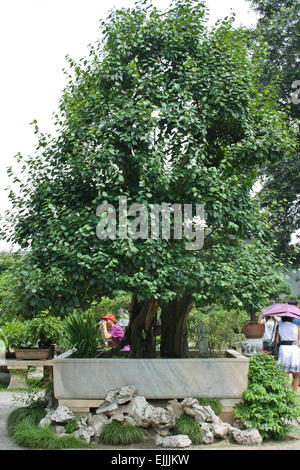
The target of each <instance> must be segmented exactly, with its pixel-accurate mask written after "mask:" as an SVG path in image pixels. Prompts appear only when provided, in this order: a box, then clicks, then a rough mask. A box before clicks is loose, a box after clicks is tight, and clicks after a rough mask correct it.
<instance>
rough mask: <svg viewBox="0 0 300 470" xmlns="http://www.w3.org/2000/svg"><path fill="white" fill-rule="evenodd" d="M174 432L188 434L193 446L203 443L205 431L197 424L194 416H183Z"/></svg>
mask: <svg viewBox="0 0 300 470" xmlns="http://www.w3.org/2000/svg"><path fill="white" fill-rule="evenodd" d="M174 431H175V433H176V434H187V435H188V436H189V438H190V440H191V441H192V443H193V444H201V443H202V442H203V435H204V433H203V429H202V428H201V426H199V424H197V423H196V420H195V417H194V416H189V415H187V414H183V415H182V416H180V417H179V418H177V419H176V423H175V427H174Z"/></svg>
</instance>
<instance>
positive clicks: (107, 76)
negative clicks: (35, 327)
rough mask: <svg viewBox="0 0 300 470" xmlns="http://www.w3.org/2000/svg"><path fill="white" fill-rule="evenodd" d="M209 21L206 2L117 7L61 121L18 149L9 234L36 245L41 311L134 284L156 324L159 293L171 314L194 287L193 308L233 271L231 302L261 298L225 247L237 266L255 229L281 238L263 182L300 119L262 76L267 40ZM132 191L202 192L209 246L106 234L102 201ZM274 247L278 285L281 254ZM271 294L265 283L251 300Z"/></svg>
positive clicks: (259, 238)
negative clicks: (30, 150)
mask: <svg viewBox="0 0 300 470" xmlns="http://www.w3.org/2000/svg"><path fill="white" fill-rule="evenodd" d="M206 20H207V11H206V8H205V6H204V4H203V3H202V2H199V1H193V0H176V1H175V2H173V4H171V6H170V8H169V9H168V10H166V11H164V12H162V11H159V10H158V9H157V8H155V7H153V6H152V5H151V4H149V3H146V2H141V3H137V4H136V5H135V7H134V8H128V9H121V10H113V11H111V13H110V14H109V16H108V18H107V19H106V20H105V21H102V22H101V33H102V37H101V39H100V40H99V41H98V43H97V44H96V45H92V46H90V48H89V53H88V56H87V57H85V58H83V59H82V60H80V61H79V62H78V63H76V62H75V61H73V60H72V59H71V58H69V59H68V62H69V68H70V69H69V71H67V72H66V75H67V77H68V83H67V86H66V88H65V90H64V92H63V95H62V98H61V101H60V104H59V112H58V113H57V115H56V127H57V133H56V135H55V136H49V135H44V134H43V133H41V132H40V131H39V128H38V125H37V123H36V122H34V123H33V124H34V126H35V131H36V134H37V137H38V144H37V148H36V153H35V154H34V155H32V156H29V157H23V156H22V154H21V153H20V154H19V155H18V160H19V161H20V162H22V163H23V175H24V178H23V179H20V180H19V193H17V192H11V194H10V198H11V201H12V204H13V210H12V212H11V213H10V220H9V224H10V226H11V227H12V228H13V229H12V230H11V232H10V234H8V233H9V229H8V228H7V234H8V235H7V236H8V238H10V240H12V241H15V242H17V243H19V244H20V245H21V247H30V253H29V254H28V256H27V257H26V263H27V268H24V266H23V268H22V270H21V271H19V277H18V282H19V288H20V289H22V293H23V296H25V297H26V299H27V302H28V309H29V310H30V309H35V308H41V306H42V307H43V308H44V307H48V306H49V305H55V308H56V311H61V312H66V311H69V310H70V309H72V308H73V307H74V306H81V307H83V308H86V306H87V305H88V303H90V302H92V301H95V300H99V299H100V298H101V297H102V296H108V297H109V296H112V295H113V293H114V291H116V290H118V289H122V290H125V291H128V292H131V293H132V294H133V295H134V299H136V301H137V303H136V309H135V308H134V307H133V311H134V312H135V314H134V315H133V317H132V319H131V323H130V325H129V326H130V327H131V326H132V325H134V324H135V325H137V324H139V328H140V330H141V329H142V328H144V330H145V331H146V332H148V330H149V325H150V324H151V322H152V319H153V315H154V314H155V311H156V310H157V305H158V303H159V302H161V305H165V306H166V311H165V312H166V316H167V313H168V312H169V311H170V309H168V308H167V306H168V305H172V308H173V307H174V302H176V301H177V300H178V299H181V300H180V306H181V307H182V308H181V315H182V311H183V313H184V312H185V309H186V311H188V310H189V308H190V304H191V299H192V297H193V295H194V294H195V293H199V292H200V293H202V301H203V302H205V301H207V302H208V301H211V298H212V293H213V292H214V295H215V296H219V295H221V294H220V292H221V291H222V282H223V283H224V286H227V288H228V295H227V301H228V303H230V298H231V299H233V301H234V302H235V305H236V304H237V302H240V303H243V300H244V301H245V299H246V297H245V294H247V292H248V294H249V295H250V297H251V295H252V294H251V292H252V293H253V289H255V287H253V286H251V285H247V283H244V284H243V288H242V289H241V286H240V285H239V283H238V280H236V282H232V283H231V282H230V281H229V280H230V279H231V278H232V277H231V276H232V275H231V268H230V266H227V267H228V268H229V269H228V270H226V269H224V271H223V272H222V277H223V279H220V278H218V276H216V269H215V268H214V267H215V266H220V265H221V261H222V259H223V258H224V255H225V254H226V255H227V256H228V257H230V259H231V260H232V263H233V264H235V265H237V264H238V263H239V259H240V260H241V259H245V256H244V254H245V250H248V248H247V247H248V246H249V247H250V246H251V244H247V243H246V244H243V242H245V241H246V240H250V239H252V240H256V241H254V242H253V243H254V244H255V246H256V247H257V249H259V247H260V246H262V243H265V244H268V243H271V242H272V240H271V237H269V236H268V233H266V229H265V228H266V225H265V224H266V222H265V221H264V218H263V217H261V214H260V212H259V210H258V207H257V205H256V202H255V201H254V200H253V197H252V195H251V190H252V186H253V183H254V181H255V180H256V179H257V176H258V174H259V171H260V169H261V168H262V167H263V166H265V165H267V164H268V163H270V164H275V163H277V162H279V161H281V159H282V158H284V157H286V156H287V155H289V154H290V152H292V151H293V145H294V144H293V142H294V133H293V132H294V131H293V127H292V126H291V125H290V123H289V120H288V116H287V114H286V112H285V111H284V110H280V109H278V107H277V106H276V99H277V96H276V94H275V92H274V91H271V90H270V89H262V88H261V86H260V83H259V80H260V77H261V71H262V68H263V63H264V58H265V57H266V55H265V54H266V51H261V57H259V56H258V55H250V54H249V48H248V45H247V35H246V34H244V33H243V32H242V31H236V30H235V29H234V28H233V26H232V23H233V18H226V19H225V20H223V21H220V22H218V23H217V24H216V25H215V27H213V28H212V29H209V28H208V27H207V25H206ZM15 182H16V183H17V182H18V181H17V179H16V178H15ZM120 196H122V197H126V198H127V201H128V204H133V203H140V204H143V206H144V207H146V208H150V204H159V205H160V204H162V203H168V204H171V205H172V204H180V205H184V204H192V205H193V206H195V205H196V204H201V205H203V206H204V208H205V215H206V221H205V222H206V229H205V243H204V247H203V248H202V249H199V250H194V251H189V250H187V249H186V242H187V239H186V238H183V239H179V240H178V239H175V237H174V236H172V235H171V236H170V238H167V239H164V238H162V237H158V238H155V237H153V236H151V234H150V233H149V237H148V238H147V239H141V238H138V239H132V238H130V237H128V238H126V239H122V238H120V237H116V238H114V239H110V238H108V239H106V240H100V239H99V238H97V236H96V226H97V224H98V223H99V217H97V213H96V212H97V207H98V206H99V204H102V203H108V204H111V205H112V206H114V207H115V208H116V212H117V213H119V209H118V207H119V198H120ZM131 220H132V219H131ZM128 224H130V221H128ZM241 246H244V249H241ZM245 247H246V248H245ZM249 250H250V248H249ZM248 253H250V252H249V251H248ZM260 253H263V251H261V252H260ZM256 256H258V255H257V253H256V254H255V257H256ZM270 256H271V257H272V255H271V254H270V253H269V252H268V253H267V254H266V258H265V262H268V263H269V265H270V266H272V267H273V271H272V273H273V275H274V276H273V277H272V276H271V277H269V283H270V288H271V287H272V286H273V287H272V288H274V285H277V284H278V276H277V274H276V270H278V267H279V265H276V262H275V259H273V258H272V260H271V258H270ZM243 257H244V258H243ZM250 258H251V257H249V256H248V262H249V261H250ZM256 263H257V260H256V258H253V260H252V267H253V269H254V270H255V266H256ZM227 274H228V275H229V277H226V276H227ZM219 281H220V282H219ZM224 286H223V287H224ZM256 287H258V286H256ZM260 288H261V286H260V287H258V291H259V289H260ZM203 289H207V290H209V291H210V293H209V295H207V296H206V297H207V299H205V293H204V292H203ZM223 294H224V298H225V293H224V289H223ZM255 295H256V294H255ZM255 295H254V296H252V299H254V297H255ZM137 299H138V300H137ZM176 299H177V300H176ZM185 299H188V300H187V301H185ZM234 299H235V300H234ZM264 299H265V297H264V294H263V296H262V297H260V296H259V295H258V300H256V301H253V302H252V305H251V309H252V310H253V309H255V308H257V307H258V305H259V302H262V301H264ZM246 300H247V299H246ZM248 301H249V299H248V300H247V302H248ZM143 302H150V303H149V304H147V308H146V307H145V305H146V304H143ZM170 303H171V304H170ZM248 303H249V302H248ZM142 305H143V306H142ZM178 305H179V304H178ZM247 305H248V304H247ZM175 310H176V308H175ZM175 310H174V308H173V311H175ZM141 312H143V313H141ZM138 318H139V321H138V320H137V319H138ZM141 318H142V321H141V320H140V319H141ZM175 321H176V315H175V313H174V322H175ZM185 322H186V318H185V313H184V314H183V321H182V327H183V328H184V326H185ZM140 330H139V331H140ZM129 331H133V330H132V329H130V328H129ZM134 331H137V330H134ZM139 334H140V333H139ZM129 335H130V334H129ZM139 338H140V341H142V340H143V339H142V336H141V335H140V336H139ZM131 341H134V339H133V336H131Z"/></svg>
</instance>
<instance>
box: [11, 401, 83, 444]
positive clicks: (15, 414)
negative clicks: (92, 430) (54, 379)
mask: <svg viewBox="0 0 300 470" xmlns="http://www.w3.org/2000/svg"><path fill="white" fill-rule="evenodd" d="M45 414H46V411H45V403H42V402H40V403H39V402H33V403H32V404H31V405H30V406H28V407H25V408H17V409H15V410H14V411H12V413H10V415H9V416H8V420H7V430H8V434H9V435H10V436H11V437H12V438H13V439H14V441H15V442H16V444H18V445H19V446H20V447H27V448H30V449H49V450H54V449H74V448H76V449H81V448H90V447H91V446H90V445H89V444H88V443H86V442H83V441H82V440H80V439H78V438H77V437H75V436H58V435H57V434H55V433H54V432H53V431H52V430H51V428H50V426H45V427H42V428H39V427H38V424H39V422H40V420H41V419H42V418H43V417H44V416H45Z"/></svg>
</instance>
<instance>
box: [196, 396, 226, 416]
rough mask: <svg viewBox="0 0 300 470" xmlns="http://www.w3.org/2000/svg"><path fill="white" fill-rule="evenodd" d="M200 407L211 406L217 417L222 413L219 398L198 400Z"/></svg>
mask: <svg viewBox="0 0 300 470" xmlns="http://www.w3.org/2000/svg"><path fill="white" fill-rule="evenodd" d="M197 400H198V403H199V405H202V406H210V407H211V409H212V410H213V411H214V412H215V414H216V415H219V414H220V413H221V411H222V403H221V401H220V400H218V398H197Z"/></svg>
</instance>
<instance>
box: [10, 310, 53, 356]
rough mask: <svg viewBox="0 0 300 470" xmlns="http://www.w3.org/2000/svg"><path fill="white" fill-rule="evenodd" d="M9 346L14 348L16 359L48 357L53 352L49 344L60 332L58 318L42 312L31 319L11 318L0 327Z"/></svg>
mask: <svg viewBox="0 0 300 470" xmlns="http://www.w3.org/2000/svg"><path fill="white" fill-rule="evenodd" d="M2 331H3V334H4V335H5V336H6V338H7V342H8V345H9V347H10V348H12V349H14V351H15V356H16V359H18V360H23V359H41V360H44V359H49V358H50V357H51V356H52V355H53V354H52V353H53V348H51V347H50V346H51V344H53V342H54V341H56V340H58V338H59V336H60V335H61V333H62V322H61V320H60V319H59V318H55V317H46V316H45V314H42V315H41V316H39V317H36V318H34V319H32V320H25V321H21V320H16V319H15V320H13V321H12V322H6V323H5V324H4V325H3V327H2Z"/></svg>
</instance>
